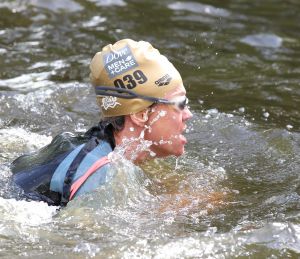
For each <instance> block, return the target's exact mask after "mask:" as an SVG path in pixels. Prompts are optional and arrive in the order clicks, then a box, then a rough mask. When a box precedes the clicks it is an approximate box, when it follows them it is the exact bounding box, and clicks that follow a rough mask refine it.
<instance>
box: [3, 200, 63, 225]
mask: <svg viewBox="0 0 300 259" xmlns="http://www.w3.org/2000/svg"><path fill="white" fill-rule="evenodd" d="M57 208H58V207H55V206H48V205H47V204H46V203H45V202H36V201H30V202H28V201H24V200H21V201H17V200H15V199H4V198H2V197H0V214H1V218H2V219H6V220H9V221H14V222H16V223H21V224H22V225H26V226H38V225H41V224H44V223H48V222H51V221H52V217H53V216H54V215H55V214H56V211H57Z"/></svg>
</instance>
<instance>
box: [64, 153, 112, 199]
mask: <svg viewBox="0 0 300 259" xmlns="http://www.w3.org/2000/svg"><path fill="white" fill-rule="evenodd" d="M109 162H110V161H109V159H108V157H107V156H105V157H102V158H100V159H99V160H97V161H96V162H95V163H94V164H93V165H92V166H91V167H90V168H89V169H88V170H87V171H86V172H85V173H84V174H83V175H82V176H81V177H79V178H78V179H77V180H76V181H75V182H74V183H73V184H72V185H71V188H70V197H69V201H70V200H72V198H73V197H74V195H75V193H76V192H77V191H78V190H79V188H80V187H81V186H82V185H83V184H84V183H85V181H86V180H87V179H88V178H89V177H90V176H91V175H92V174H93V173H95V172H96V171H97V170H98V169H99V168H101V167H102V166H104V165H106V164H107V163H109Z"/></svg>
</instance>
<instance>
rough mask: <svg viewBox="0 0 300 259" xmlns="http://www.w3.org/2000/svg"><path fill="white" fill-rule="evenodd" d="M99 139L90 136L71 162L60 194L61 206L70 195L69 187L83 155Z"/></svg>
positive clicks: (97, 142)
mask: <svg viewBox="0 0 300 259" xmlns="http://www.w3.org/2000/svg"><path fill="white" fill-rule="evenodd" d="M98 144H99V140H98V139H97V138H96V137H92V138H91V139H90V140H89V141H88V142H87V143H86V144H85V145H84V147H83V148H82V149H81V150H80V151H79V153H78V154H77V156H76V157H75V159H74V160H73V162H72V163H71V165H70V167H69V169H68V171H67V173H66V176H65V180H64V185H63V193H62V196H61V206H66V205H67V203H68V201H69V197H70V188H71V185H72V182H73V178H74V175H75V173H76V171H77V168H78V167H79V165H80V163H81V162H82V160H83V159H84V157H85V156H86V155H87V154H88V153H89V152H91V151H92V150H93V149H94V148H95V147H96V146H97V145H98Z"/></svg>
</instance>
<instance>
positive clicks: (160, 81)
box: [155, 74, 172, 86]
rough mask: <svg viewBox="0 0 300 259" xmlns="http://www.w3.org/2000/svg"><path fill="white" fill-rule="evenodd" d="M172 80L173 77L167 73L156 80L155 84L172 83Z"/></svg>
mask: <svg viewBox="0 0 300 259" xmlns="http://www.w3.org/2000/svg"><path fill="white" fill-rule="evenodd" d="M171 80H172V77H170V76H169V75H168V74H165V75H164V76H163V77H161V78H159V79H158V80H156V81H155V84H156V85H158V86H163V85H168V84H170V82H171Z"/></svg>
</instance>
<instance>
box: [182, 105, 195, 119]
mask: <svg viewBox="0 0 300 259" xmlns="http://www.w3.org/2000/svg"><path fill="white" fill-rule="evenodd" d="M192 117H193V114H192V112H191V111H190V109H189V108H188V107H186V108H185V109H184V110H183V114H182V120H183V121H187V120H189V119H191V118H192Z"/></svg>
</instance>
